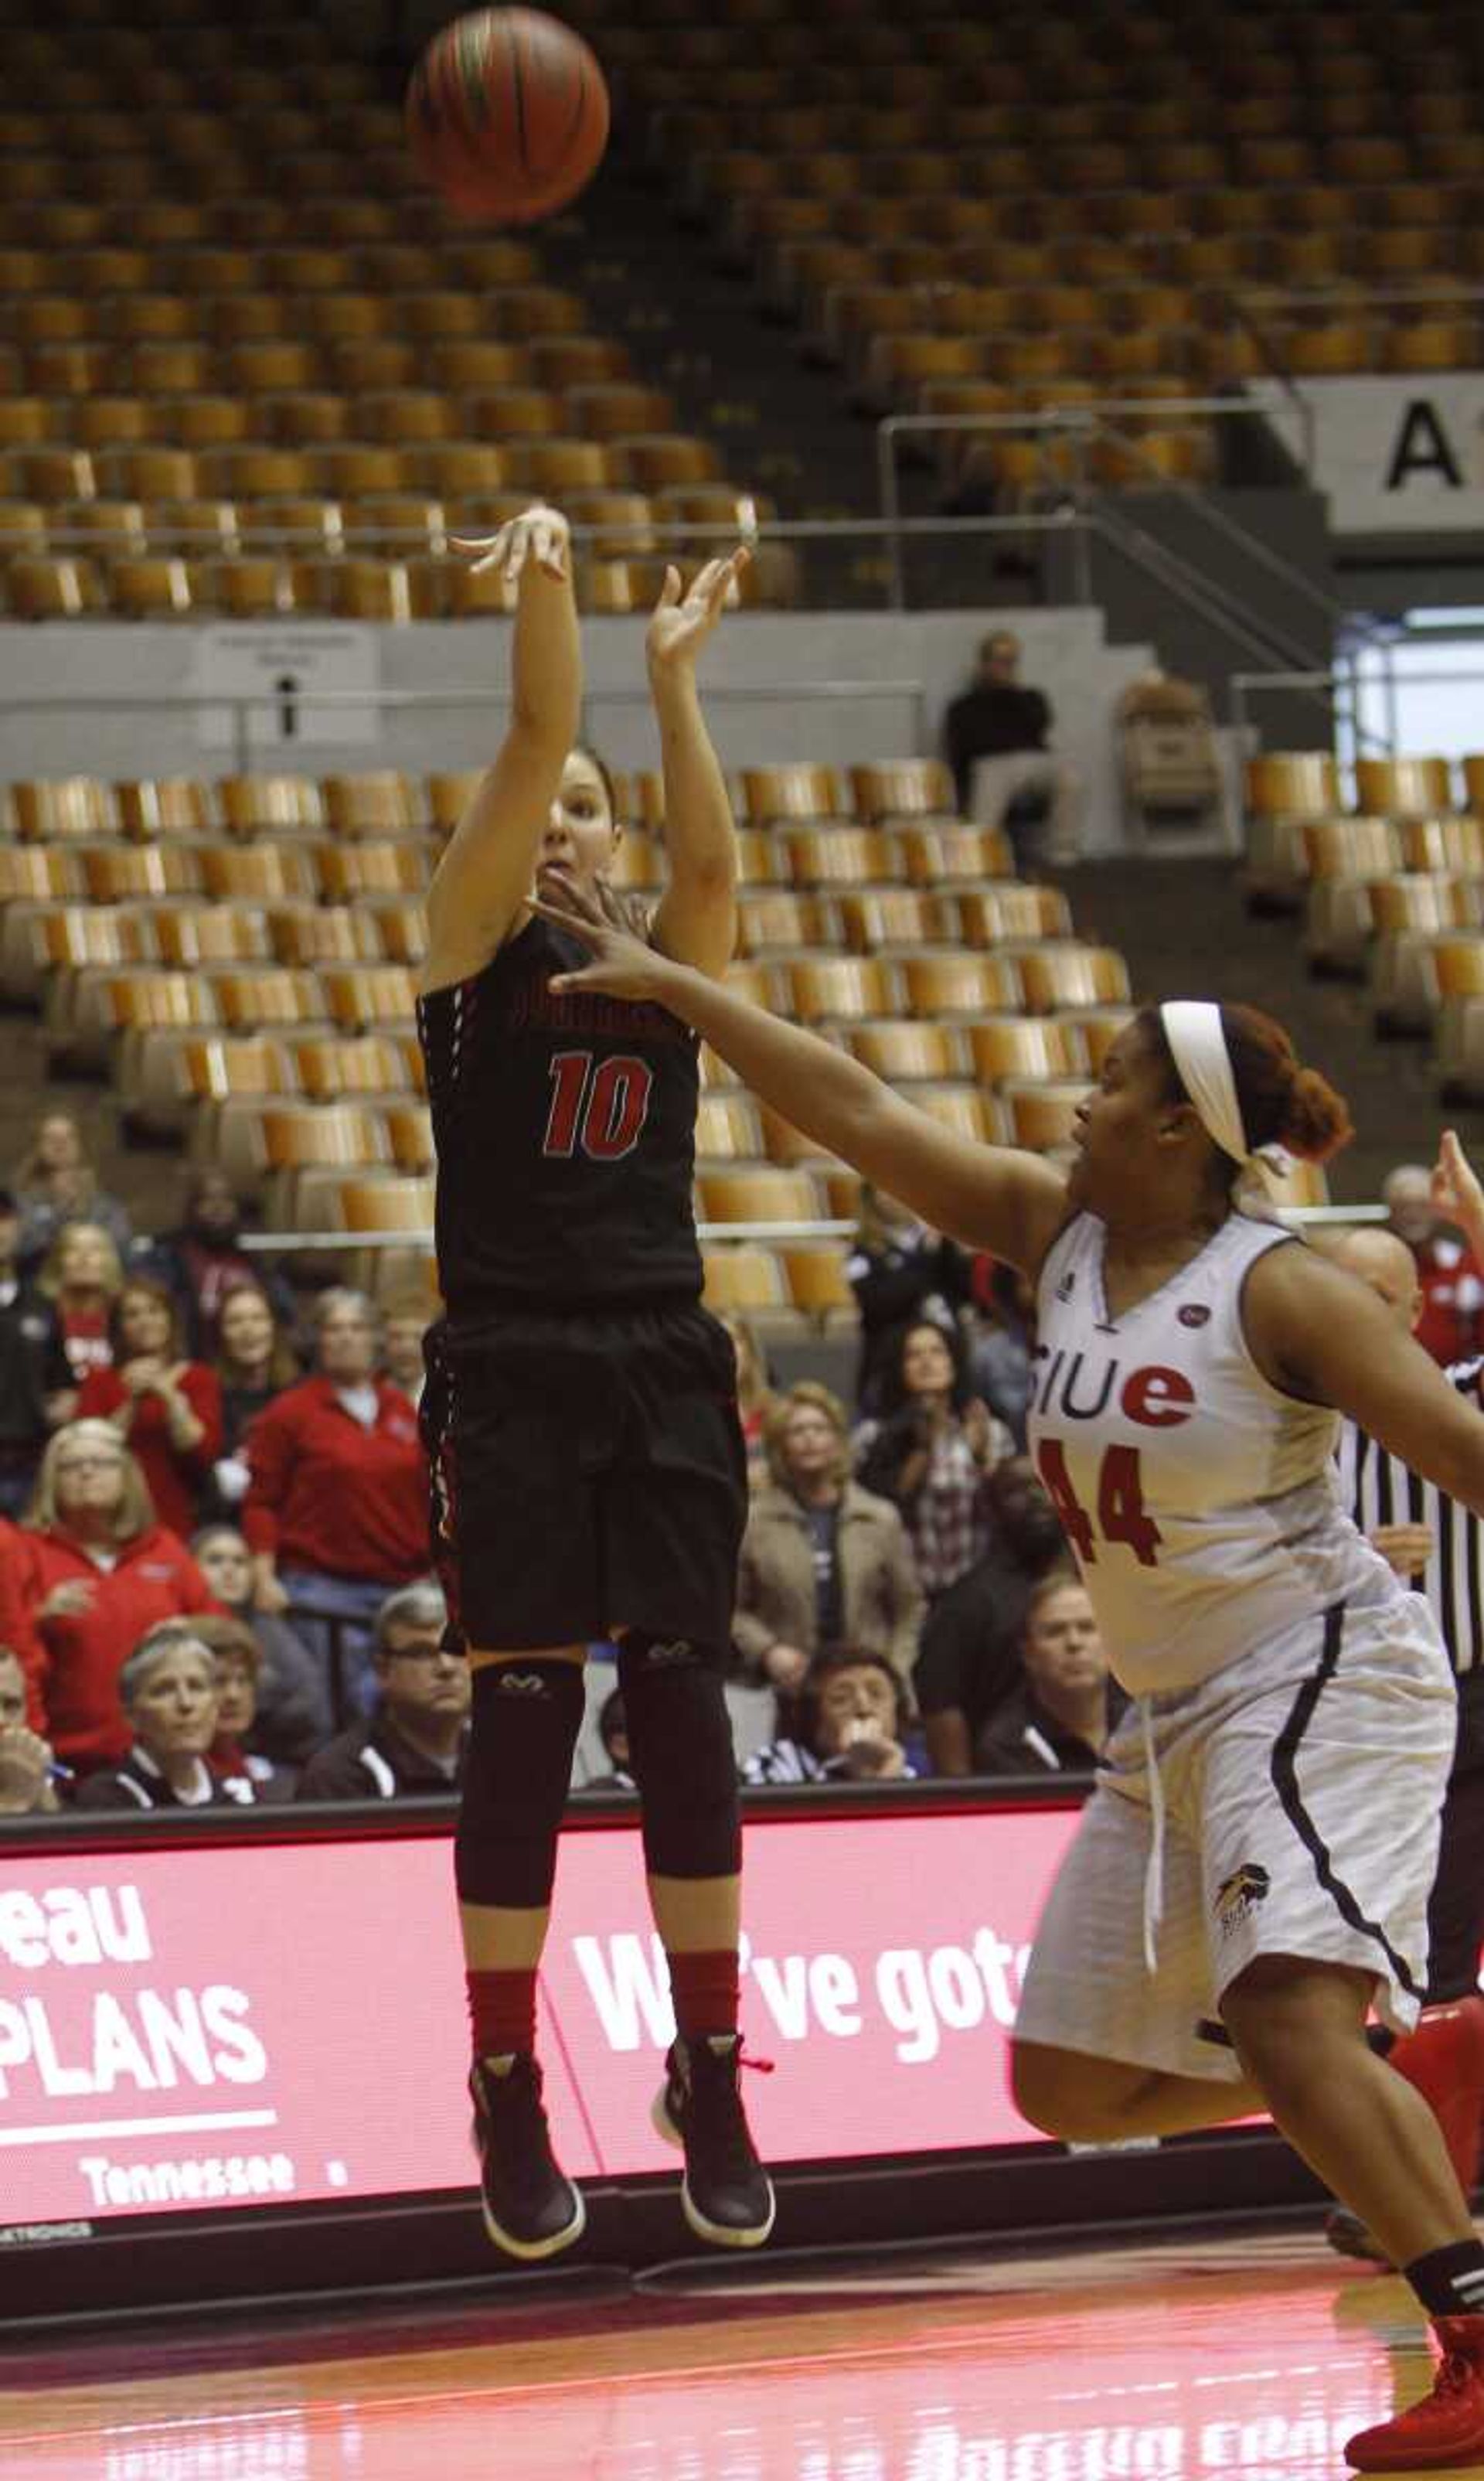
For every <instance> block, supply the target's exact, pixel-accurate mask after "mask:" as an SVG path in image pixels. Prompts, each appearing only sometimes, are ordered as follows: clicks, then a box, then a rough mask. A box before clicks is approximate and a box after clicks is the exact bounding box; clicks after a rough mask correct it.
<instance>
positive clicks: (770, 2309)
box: [0, 2233, 1480, 2481]
mask: <svg viewBox="0 0 1484 2481" xmlns="http://www.w3.org/2000/svg"><path fill="white" fill-rule="evenodd" d="M1427 2372H1428V2363H1427V2359H1426V2354H1425V2347H1424V2343H1423V2329H1422V2323H1421V2319H1420V2317H1419V2313H1418V2311H1417V2309H1416V2305H1415V2303H1414V2302H1413V2300H1412V2297H1411V2294H1410V2293H1409V2292H1408V2291H1407V2289H1406V2288H1405V2286H1404V2285H1401V2284H1400V2283H1397V2282H1394V2281H1392V2280H1378V2279H1375V2278H1373V2277H1371V2276H1370V2275H1368V2274H1367V2272H1366V2271H1365V2270H1364V2269H1363V2268H1359V2267H1356V2268H1351V2267H1348V2266H1346V2265H1343V2264H1341V2261H1340V2260H1339V2259H1335V2258H1333V2257H1331V2256H1330V2255H1329V2254H1328V2252H1327V2251H1326V2250H1325V2249H1324V2246H1323V2244H1322V2242H1321V2241H1320V2240H1319V2239H1318V2238H1317V2237H1316V2236H1315V2235H1311V2234H1308V2233H1281V2234H1271V2233H1263V2234H1262V2235H1259V2236H1256V2237H1246V2238H1240V2237H1238V2238H1230V2239H1220V2240H1211V2241H1207V2242H1203V2241H1199V2240H1194V2239H1183V2240H1165V2241H1160V2242H1159V2243H1156V2244H1144V2245H1138V2246H1127V2247H1122V2248H1118V2247H1106V2248H1102V2249H1098V2250H1095V2251H1094V2250H1087V2249H1083V2250H1078V2251H1071V2250H1068V2251H1066V2252H1063V2253H1059V2254H1055V2255H1052V2254H1043V2255H1039V2256H1026V2255H1020V2256H1009V2255H1002V2256H1001V2257H999V2258H998V2259H997V2258H994V2257H992V2256H990V2255H988V2254H984V2255H982V2256H967V2255H962V2254H960V2255H955V2256H943V2257H937V2258H934V2257H932V2256H930V2255H927V2254H924V2255H922V2256H914V2257H913V2258H912V2259H879V2258H878V2259H873V2260H872V2259H865V2258H863V2259H853V2260H851V2261H850V2263H849V2264H848V2265H846V2266H830V2267H828V2268H826V2269H822V2270H821V2269H820V2265H819V2262H818V2260H816V2261H814V2262H812V2263H805V2262H804V2261H799V2262H798V2263H797V2264H791V2263H790V2261H789V2260H787V2259H775V2260H774V2261H773V2263H772V2264H771V2265H765V2264H757V2265H748V2266H747V2267H746V2269H745V2270H742V2269H739V2270H737V2271H736V2272H734V2271H733V2270H732V2269H731V2268H730V2267H722V2268H721V2269H720V2270H719V2272H717V2273H716V2274H712V2273H710V2272H707V2273H703V2274H697V2273H694V2272H692V2271H691V2270H690V2269H686V2270H684V2271H680V2270H676V2271H675V2272H674V2273H672V2274H671V2275H670V2276H668V2277H665V2278H661V2279H660V2280H659V2281H658V2282H655V2283H653V2284H652V2285H650V2286H648V2287H646V2288H645V2289H643V2290H641V2291H634V2290H631V2289H628V2288H626V2287H623V2286H621V2285H619V2284H618V2283H617V2282H616V2281H615V2282H614V2283H613V2284H612V2285H609V2286H608V2287H606V2288H605V2287H604V2286H603V2285H601V2283H600V2284H598V2285H589V2286H588V2287H587V2288H586V2290H584V2291H582V2292H579V2293H572V2294H565V2293H563V2292H561V2291H560V2290H557V2291H554V2292H553V2293H552V2295H551V2296H550V2297H539V2296H537V2297H533V2296H531V2295H530V2294H528V2295H527V2296H526V2297H525V2298H524V2299H523V2300H521V2301H520V2302H518V2303H515V2304H502V2303H501V2302H500V2301H499V2300H498V2299H496V2300H495V2301H494V2302H493V2303H492V2304H484V2303H480V2302H475V2303H472V2304H471V2302H470V2300H469V2297H468V2295H467V2293H462V2294H460V2295H458V2297H457V2300H456V2302H455V2303H448V2302H437V2301H431V2302H429V2301H423V2302H419V2303H417V2304H415V2305H414V2306H411V2307H408V2306H405V2305H404V2306H401V2307H395V2308H391V2309H387V2310H365V2311H361V2310H355V2311H348V2310H344V2309H342V2310H339V2311H326V2312H325V2313H324V2314H323V2315H320V2314H318V2313H317V2312H306V2311H299V2312H297V2313H296V2314H295V2315H294V2316H292V2317H285V2318H278V2319H272V2320H266V2321H265V2320H259V2321H257V2322H256V2323H255V2324H252V2325H248V2326H245V2325H244V2324H243V2323H242V2322H240V2321H238V2322H233V2321H229V2320H222V2321H221V2323H220V2324H217V2325H212V2326H203V2325H201V2324H199V2323H194V2324H192V2325H191V2326H190V2327H189V2328H184V2327H182V2328H179V2329H177V2330H176V2331H175V2332H174V2333H173V2334H172V2333H171V2332H170V2331H169V2329H168V2328H164V2327H162V2328H161V2329H159V2330H157V2331H151V2332H150V2333H148V2334H141V2333H139V2332H137V2331H130V2332H128V2333H125V2334H123V2335H121V2336H120V2337H119V2339H118V2340H117V2341H109V2340H108V2339H107V2338H106V2337H105V2338H103V2339H101V2340H100V2338H99V2337H97V2336H93V2337H91V2339H89V2340H86V2341H84V2340H76V2341H74V2340H71V2339H67V2340H62V2341H57V2342H50V2343H46V2344H44V2345H30V2346H28V2345H27V2344H25V2343H24V2342H22V2343H19V2344H17V2345H15V2346H14V2347H13V2348H12V2349H11V2350H10V2351H9V2352H6V2353H4V2354H3V2355H0V2469H3V2470H4V2472H5V2473H6V2474H7V2475H8V2476H9V2475H14V2476H15V2481H227V2476H230V2481H256V2476H264V2481H423V2476H430V2481H1143V2476H1146V2475H1147V2476H1169V2481H1195V2476H1200V2475H1206V2474H1212V2475H1214V2474H1221V2475H1223V2476H1225V2481H1340V2476H1341V2475H1342V2474H1343V2473H1344V2471H1345V2466H1344V2463H1343V2459H1342V2457H1341V2444H1342V2442H1343V2440H1344V2439H1345V2438H1346V2437H1348V2436H1349V2434H1350V2432H1351V2431H1352V2430H1355V2429H1358V2428H1362V2427H1364V2426H1365V2425H1366V2424H1367V2422H1369V2421H1372V2420H1375V2419H1378V2418H1381V2417H1383V2416H1385V2415H1386V2414H1387V2413H1388V2412H1390V2411H1391V2410H1392V2408H1393V2403H1395V2402H1396V2401H1398V2400H1401V2401H1406V2400H1410V2399H1411V2398H1412V2397H1413V2396H1414V2395H1416V2394H1419V2393H1420V2392H1421V2391H1423V2390H1424V2388H1425V2386H1426V2384H1427ZM1472 2469H1473V2470H1474V2471H1476V2472H1477V2471H1478V2470H1479V2469H1480V2468H1478V2467H1474V2468H1472Z"/></svg>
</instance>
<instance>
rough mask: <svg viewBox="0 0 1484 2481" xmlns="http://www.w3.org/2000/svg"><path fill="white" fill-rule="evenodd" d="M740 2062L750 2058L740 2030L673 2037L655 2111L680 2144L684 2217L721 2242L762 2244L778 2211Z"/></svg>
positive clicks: (669, 2138) (658, 2123) (668, 2138)
mask: <svg viewBox="0 0 1484 2481" xmlns="http://www.w3.org/2000/svg"><path fill="white" fill-rule="evenodd" d="M744 2064H746V2065H749V2066H750V2065H751V2064H753V2063H752V2062H751V2061H747V2062H744V2061H743V2059H742V2036H741V2034H740V2033H710V2034H707V2035H706V2036H705V2037H704V2039H702V2040H701V2041H698V2042H693V2043H692V2042H685V2041H676V2042H674V2043H672V2044H671V2046H670V2050H669V2052H668V2055H667V2056H666V2058H665V2062H664V2084H663V2085H662V2087H661V2089H660V2092H659V2094H658V2096H657V2097H656V2100H655V2106H654V2112H653V2118H654V2124H655V2127H656V2128H657V2129H658V2131H659V2133H660V2135H661V2136H663V2137H664V2140H665V2143H666V2144H667V2145H678V2146H681V2147H683V2148H684V2150H685V2156H686V2176H685V2178H684V2180H683V2181H682V2182H681V2189H680V2201H681V2204H682V2206H683V2207H684V2208H685V2215H686V2220H687V2222H688V2223H689V2224H690V2229H691V2230H692V2231H693V2232H694V2233H695V2235H696V2237H697V2239H702V2240H713V2241H715V2243H716V2246H717V2247H718V2248H761V2247H762V2245H763V2242H764V2241H765V2240H766V2239H767V2237H768V2233H769V2232H770V2231H771V2230H772V2227H773V2216H774V2214H775V2213H776V2211H777V2204H776V2200H775V2199H774V2196H773V2184H772V2181H770V2180H769V2178H768V2174H767V2172H766V2171H765V2170H764V2168H763V2165H762V2163H761V2162H760V2161H759V2160H758V2157H757V2150H756V2148H755V2146H754V2145H753V2142H752V2138H751V2135H750V2134H749V2132H748V2128H747V2114H746V2112H745V2111H744V2110H743V2108H742V2095H741V2094H740V2093H739V2091H738V2087H737V2079H738V2074H739V2071H740V2070H741V2069H742V2066H743V2065H744Z"/></svg>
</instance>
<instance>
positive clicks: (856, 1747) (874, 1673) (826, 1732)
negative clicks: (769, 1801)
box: [742, 1645, 917, 1784]
mask: <svg viewBox="0 0 1484 2481" xmlns="http://www.w3.org/2000/svg"><path fill="white" fill-rule="evenodd" d="M906 1710H907V1693H906V1690H905V1689H904V1688H903V1686H902V1684H901V1681H900V1680H899V1679H898V1675H897V1673H896V1672H895V1671H894V1670H893V1668H892V1666H891V1664H890V1663H889V1662H888V1661H886V1660H885V1659H884V1658H883V1657H882V1656H880V1655H876V1654H867V1653H865V1652H864V1651H863V1650H862V1648H861V1647H859V1646H854V1645H832V1646H826V1647H824V1648H823V1649H822V1651H821V1652H820V1653H819V1654H817V1655H816V1657H815V1658H814V1660H813V1662H812V1663H811V1664H810V1666H809V1672H808V1676H807V1678H806V1679H805V1682H804V1685H803V1689H802V1692H801V1694H800V1696H799V1700H798V1709H797V1715H798V1720H797V1727H796V1729H795V1731H794V1735H793V1737H787V1738H783V1739H777V1740H772V1741H770V1742H769V1743H768V1747H767V1748H764V1749H755V1750H754V1751H753V1753H752V1756H751V1757H750V1758H749V1759H748V1760H747V1763H746V1764H745V1765H744V1766H743V1768H742V1781H743V1782H744V1783H749V1784H797V1783H900V1782H902V1781H903V1780H905V1779H906V1778H908V1777H910V1776H912V1775H914V1774H915V1773H916V1771H917V1769H916V1767H915V1766H914V1765H913V1764H912V1763H911V1762H910V1760H909V1758H908V1756H907V1751H906V1747H905V1744H904V1741H903V1737H902V1727H903V1724H904V1722H905V1720H906Z"/></svg>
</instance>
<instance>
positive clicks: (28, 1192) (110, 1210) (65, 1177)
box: [11, 1111, 133, 1272]
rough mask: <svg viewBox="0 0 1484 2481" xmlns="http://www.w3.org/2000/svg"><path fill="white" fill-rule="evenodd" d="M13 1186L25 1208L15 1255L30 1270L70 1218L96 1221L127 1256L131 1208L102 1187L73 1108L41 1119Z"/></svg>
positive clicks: (116, 1248) (122, 1255) (17, 1200)
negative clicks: (73, 1115)
mask: <svg viewBox="0 0 1484 2481" xmlns="http://www.w3.org/2000/svg"><path fill="white" fill-rule="evenodd" d="M11 1187H12V1188H13V1191H14V1195H15V1203H16V1205H17V1207H18V1208H19V1210H20V1237H19V1240H18V1241H17V1243H16V1256H17V1258H18V1259H19V1262H20V1265H21V1267H22V1268H23V1269H25V1270H26V1271H28V1272H29V1271H30V1270H31V1269H33V1268H35V1267H39V1265H40V1263H41V1261H42V1259H43V1258H45V1257H47V1256H48V1255H49V1253H50V1251H51V1250H52V1248H53V1247H54V1246H55V1244H56V1241H57V1240H58V1238H59V1236H60V1235H61V1233H62V1232H63V1230H64V1229H65V1226H66V1225H67V1224H69V1223H90V1224H96V1225H97V1226H98V1227H99V1229H100V1230H102V1231H104V1232H106V1233H107V1235H108V1237H109V1240H110V1241H112V1243H113V1246H114V1251H115V1254H116V1256H117V1258H118V1259H119V1261H120V1262H121V1261H122V1260H123V1259H124V1258H126V1257H127V1256H128V1254H129V1249H130V1246H131V1243H132V1241H133V1233H132V1230H131V1227H130V1223H129V1217H128V1213H127V1210H126V1209H125V1208H124V1207H122V1206H120V1204H119V1202H118V1200H117V1197H110V1196H109V1195H108V1194H107V1192H106V1191H105V1190H103V1189H101V1188H99V1187H98V1183H97V1176H96V1174H95V1173H94V1171H93V1168H92V1165H91V1162H89V1161H88V1157H87V1154H86V1153H85V1151H84V1148H83V1140H82V1136H81V1133H80V1131H79V1129H78V1126H77V1122H76V1121H75V1120H74V1119H73V1118H72V1116H71V1114H70V1112H68V1111H48V1112H46V1113H45V1115H44V1116H43V1117H42V1118H41V1119H40V1120H39V1121H38V1123H37V1131H36V1136H34V1137H33V1138H32V1140H31V1144H30V1146H29V1147H28V1148H27V1150H26V1153H25V1154H24V1156H23V1157H22V1159H21V1161H20V1162H18V1163H17V1164H16V1166H15V1171H14V1176H13V1180H12V1182H11Z"/></svg>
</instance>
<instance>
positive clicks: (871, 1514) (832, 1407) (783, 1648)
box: [732, 1379, 923, 1699]
mask: <svg viewBox="0 0 1484 2481" xmlns="http://www.w3.org/2000/svg"><path fill="white" fill-rule="evenodd" d="M764 1448H765V1453H766V1456H767V1461H768V1476H769V1478H768V1481H767V1483H765V1485H764V1486H763V1487H762V1488H761V1489H760V1490H759V1491H758V1492H757V1493H756V1495H755V1497H754V1499H753V1502H752V1505H751V1507H750V1509H749V1511H748V1516H747V1529H746V1532H745V1534H744V1535H743V1537H742V1556H741V1560H740V1562H739V1566H738V1579H737V1606H736V1611H735V1615H734V1618H733V1622H732V1642H733V1644H734V1645H735V1647H736V1649H737V1652H738V1654H739V1656H740V1657H741V1658H742V1670H743V1676H744V1677H745V1678H746V1679H747V1680H748V1681H750V1682H754V1683H761V1682H763V1681H769V1682H771V1684H772V1685H773V1687H774V1688H775V1689H776V1690H777V1691H778V1693H779V1695H780V1696H782V1697H783V1698H785V1699H787V1698H790V1697H792V1696H794V1695H795V1694H796V1692H797V1691H798V1690H799V1689H800V1688H801V1687H802V1685H803V1681H804V1675H805V1673H806V1672H807V1670H808V1668H809V1664H810V1661H811V1659H812V1658H813V1657H814V1655H815V1654H816V1652H817V1651H818V1649H819V1648H820V1646H821V1645H832V1644H836V1643H838V1642H840V1641H841V1640H845V1641H846V1642H848V1643H849V1644H851V1645H858V1646H861V1647H863V1648H864V1649H865V1651H866V1652H867V1653H869V1654H879V1655H881V1656H882V1657H883V1658H885V1660H886V1661H888V1662H889V1663H891V1664H892V1665H893V1666H894V1668H895V1669H896V1671H897V1672H898V1676H899V1677H900V1678H901V1680H902V1681H904V1682H905V1681H907V1680H909V1679H910V1678H911V1676H912V1666H913V1663H914V1662H915V1661H916V1659H917V1647H918V1631H919V1628H920V1626H921V1624H922V1617H923V1592H922V1587H921V1585H920V1584H919V1583H918V1580H917V1573H916V1570H915V1569H914V1567H913V1564H912V1554H911V1552H910V1551H909V1549H908V1547H907V1537H906V1533H905V1530H904V1528H903V1526H902V1522H901V1518H900V1517H899V1516H898V1512H897V1510H896V1508H895V1507H893V1506H892V1505H891V1504H890V1503H889V1502H888V1501H886V1500H884V1499H877V1498H873V1497H872V1494H871V1493H870V1492H869V1491H867V1490H863V1489H862V1488H861V1486H860V1484H859V1483H858V1482H856V1481H852V1479H851V1478H850V1444H849V1436H848V1431H847V1427H846V1414H845V1407H844V1405H843V1404H841V1403H840V1402H839V1400H838V1398H837V1397H834V1396H832V1395H831V1394H830V1392H829V1389H828V1388H827V1387H821V1386H820V1385H819V1384H818V1383H817V1382H816V1381H815V1380H813V1379H800V1380H799V1382H798V1384H797V1385H796V1386H794V1387H791V1388H790V1389H789V1391H788V1393H787V1394H786V1395H784V1396H781V1397H778V1399H777V1401H776V1402H775V1403H774V1405H773V1407H772V1410H771V1411H770V1412H769V1414H768V1422H767V1425H766V1428H765V1431H764Z"/></svg>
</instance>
